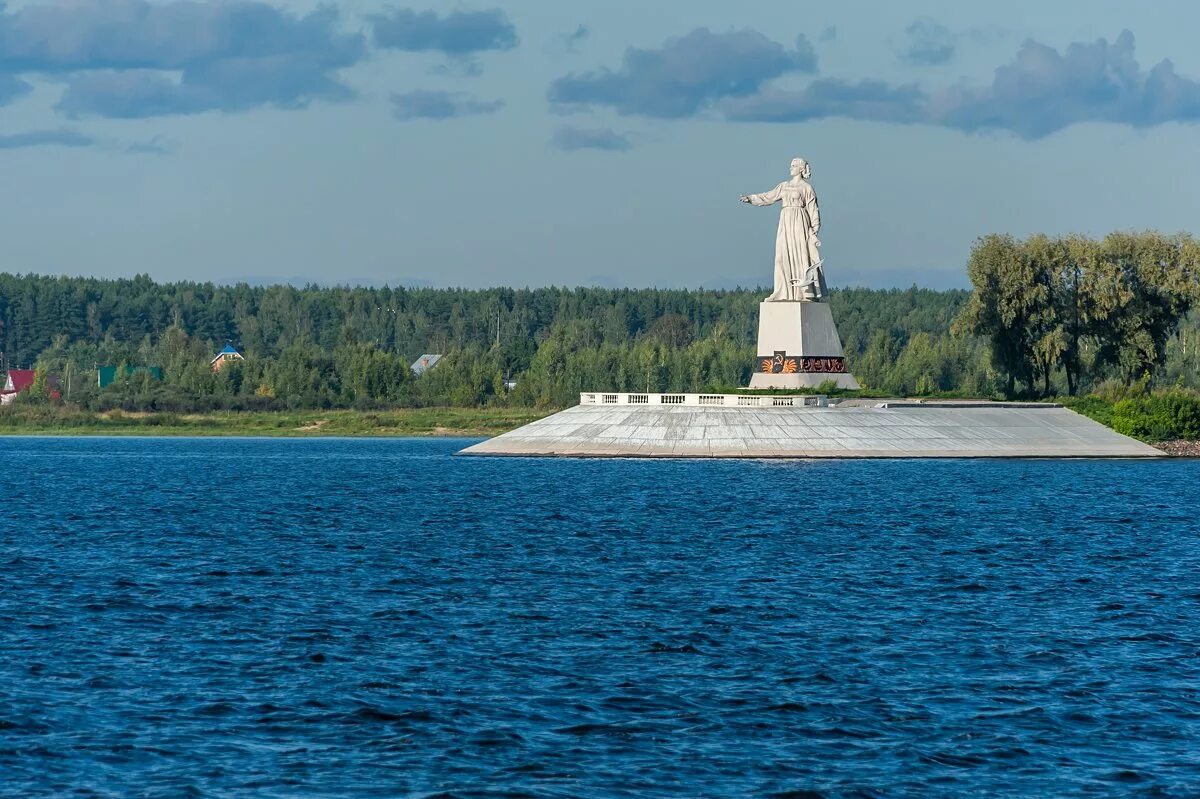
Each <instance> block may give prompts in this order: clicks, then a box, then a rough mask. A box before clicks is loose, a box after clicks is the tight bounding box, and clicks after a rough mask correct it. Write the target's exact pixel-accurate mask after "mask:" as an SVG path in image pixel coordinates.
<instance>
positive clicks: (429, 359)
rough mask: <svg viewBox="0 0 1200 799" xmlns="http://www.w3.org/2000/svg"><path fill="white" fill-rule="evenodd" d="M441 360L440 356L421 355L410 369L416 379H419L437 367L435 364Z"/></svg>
mask: <svg viewBox="0 0 1200 799" xmlns="http://www.w3.org/2000/svg"><path fill="white" fill-rule="evenodd" d="M441 359H442V356H441V355H422V356H421V357H420V358H417V359H416V360H415V361H413V365H412V367H411V369H412V373H413V374H414V375H416V376H417V377H420V376H421V375H423V374H425V373H426V372H428V371H429V370H430V369H432V368H433V367H435V366H437V362H438V361H440V360H441Z"/></svg>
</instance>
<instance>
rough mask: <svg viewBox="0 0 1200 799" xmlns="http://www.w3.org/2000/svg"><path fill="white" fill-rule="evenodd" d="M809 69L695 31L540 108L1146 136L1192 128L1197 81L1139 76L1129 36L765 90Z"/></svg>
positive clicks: (805, 49)
mask: <svg viewBox="0 0 1200 799" xmlns="http://www.w3.org/2000/svg"><path fill="white" fill-rule="evenodd" d="M910 30H911V29H910ZM927 32H928V31H927ZM933 33H934V34H935V36H934V39H928V38H926V39H924V40H922V41H924V44H925V45H929V46H928V47H925V48H924V49H920V48H918V50H917V51H915V52H918V53H919V55H917V56H916V58H918V59H922V58H923V59H925V61H926V62H927V63H932V62H935V61H937V60H938V59H943V58H949V57H950V55H952V54H953V50H952V48H951V50H950V51H949V52H946V51H945V49H944V48H942V49H938V47H937V46H936V44H930V42H932V41H934V40H935V39H936V35H937V31H933ZM922 35H923V34H922ZM912 52H913V51H910V55H911V54H912ZM815 71H816V56H815V54H814V53H813V51H812V48H811V46H809V45H808V42H807V40H805V39H804V38H803V37H800V38H799V40H798V41H797V46H796V49H795V50H791V51H789V50H787V49H786V48H784V46H783V45H781V44H779V43H777V42H773V41H771V40H769V39H767V38H766V37H764V36H763V35H762V34H759V33H756V32H754V31H738V32H736V33H729V34H714V33H712V32H710V31H708V30H707V29H704V28H700V29H698V30H695V31H692V32H691V33H689V34H687V35H686V36H684V37H682V38H680V39H675V40H671V41H668V42H667V43H666V44H665V45H664V46H663V47H662V48H660V49H658V50H636V49H630V50H629V51H628V52H626V54H625V57H624V59H623V61H622V64H621V66H620V67H619V68H618V69H615V70H610V69H605V70H599V71H596V72H591V73H586V74H584V75H574V74H571V75H567V76H564V77H562V78H559V79H558V80H556V81H554V82H553V83H552V84H551V85H550V88H549V91H548V99H549V101H550V103H551V107H552V108H553V109H555V110H558V111H581V110H590V109H597V108H611V109H613V110H615V111H616V112H617V113H619V114H623V115H637V116H645V117H658V118H676V119H678V118H685V117H692V116H697V115H700V114H705V113H716V114H718V115H720V116H722V117H724V118H725V119H729V120H734V121H741V122H785V123H786V122H806V121H809V120H814V119H825V118H830V117H842V118H847V119H858V120H866V121H874V122H891V123H897V124H923V125H932V126H938V127H944V128H951V129H954V130H960V131H963V132H965V133H977V132H985V131H1004V132H1009V133H1013V134H1015V135H1017V136H1020V137H1022V138H1025V139H1038V138H1042V137H1044V136H1048V135H1050V134H1052V133H1054V132H1056V131H1059V130H1062V129H1063V128H1066V127H1069V126H1071V125H1075V124H1080V123H1086V122H1110V123H1115V124H1121V125H1128V126H1130V127H1135V128H1146V127H1152V126H1154V125H1161V124H1164V123H1168V122H1196V121H1200V83H1197V82H1196V81H1194V80H1192V79H1190V78H1187V77H1183V76H1181V75H1179V74H1178V73H1177V72H1176V71H1175V67H1174V65H1173V64H1172V63H1171V62H1170V61H1169V60H1162V61H1159V62H1158V63H1157V64H1155V65H1154V66H1153V67H1151V68H1150V69H1149V70H1147V71H1144V70H1142V68H1141V67H1140V66H1139V64H1138V62H1137V59H1136V58H1135V56H1134V38H1133V34H1132V33H1130V32H1129V31H1123V32H1122V33H1121V34H1120V36H1118V37H1117V39H1116V41H1114V42H1112V43H1110V42H1108V41H1107V40H1105V39H1098V40H1097V41H1095V42H1090V43H1080V42H1076V43H1072V44H1070V45H1068V46H1067V47H1066V49H1065V50H1064V51H1063V52H1060V51H1058V50H1056V49H1055V48H1053V47H1050V46H1048V45H1044V44H1041V43H1039V42H1036V41H1033V40H1030V41H1027V42H1025V44H1024V45H1022V46H1021V48H1020V50H1019V51H1018V52H1017V54H1016V57H1015V58H1014V59H1013V61H1012V62H1011V63H1009V64H1006V65H1004V66H1001V67H999V68H998V69H996V71H995V74H994V76H993V78H992V81H991V83H990V84H986V85H979V86H971V85H956V86H948V87H945V88H942V89H938V90H934V91H929V90H926V89H924V88H922V87H920V86H918V85H916V84H907V85H902V84H893V83H890V82H888V81H886V80H862V81H845V80H841V79H838V78H833V77H821V78H815V79H813V80H812V81H811V82H810V83H809V84H808V85H807V86H805V87H803V88H800V89H782V88H778V87H776V86H774V85H773V84H772V83H771V82H772V81H773V80H774V79H775V78H778V77H780V76H783V75H785V74H787V73H793V72H815Z"/></svg>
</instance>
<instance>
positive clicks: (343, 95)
mask: <svg viewBox="0 0 1200 799" xmlns="http://www.w3.org/2000/svg"><path fill="white" fill-rule="evenodd" d="M1197 27H1200V6H1197V5H1196V4H1195V3H1193V2H1190V0H1188V1H1187V2H1184V1H1183V0H1174V1H1173V0H1160V2H1156V3H1154V4H1152V5H1148V4H1133V3H1128V2H1102V1H1096V0H1088V1H1087V2H1084V0H1079V1H1078V2H1058V3H1053V4H1049V3H1044V2H1020V1H1017V2H1009V3H1004V4H984V3H961V2H920V1H915V2H907V3H903V4H901V3H892V2H853V1H851V2H843V3H797V2H795V0H759V1H758V2H754V3H741V4H736V3H729V2H727V1H726V0H721V1H720V2H718V1H717V0H688V1H687V2H683V1H682V0H681V1H680V2H662V3H653V4H651V3H645V2H639V1H636V0H605V1H604V2H570V3H566V2H551V1H550V0H519V1H517V2H510V3H502V4H500V5H496V4H493V3H487V2H484V3H480V4H474V5H471V4H461V5H460V4H456V3H455V4H451V3H441V4H424V5H405V4H403V3H396V4H381V3H376V2H365V0H352V2H344V3H337V4H325V5H317V4H299V3H286V4H283V3H278V4H277V3H267V2H255V1H253V0H243V1H241V2H210V1H209V0H192V1H189V2H145V0H106V1H105V2H97V1H96V0H71V1H70V2H63V3H45V2H38V3H18V2H12V3H8V4H7V5H4V6H3V7H2V10H0V170H2V172H0V174H3V176H4V181H5V186H6V189H7V190H6V191H5V192H4V193H3V195H0V218H2V219H3V232H4V249H3V252H4V256H3V262H2V263H0V269H3V270H5V271H12V272H41V273H61V274H88V275H98V276H122V275H131V274H134V273H139V272H147V273H149V274H151V275H152V276H153V277H155V278H157V279H163V280H171V279H193V280H215V281H221V282H233V281H237V280H242V279H249V280H251V281H256V282H264V281H272V280H291V281H293V282H304V281H308V280H311V281H316V282H322V283H336V282H362V283H378V284H381V283H385V282H387V283H391V284H393V285H395V284H414V285H435V286H467V287H482V286H493V285H517V286H524V285H535V286H536V285H549V284H555V285H610V286H672V287H699V286H706V287H732V286H735V285H755V284H758V285H762V284H766V283H768V282H769V280H770V276H771V259H772V248H773V241H774V227H775V222H776V218H777V212H776V211H774V210H773V209H762V208H750V207H748V206H742V205H739V204H738V202H737V197H738V195H739V194H742V193H746V192H760V191H765V190H767V189H769V188H771V187H772V186H774V184H775V183H777V182H778V181H779V180H782V179H783V178H784V177H786V174H787V166H788V162H789V160H790V159H791V158H793V157H794V156H803V157H805V158H807V159H808V160H809V161H810V162H811V163H812V168H813V177H812V182H813V185H814V187H815V188H816V191H817V194H818V197H819V198H820V201H821V207H822V216H823V221H824V227H823V229H822V231H821V239H822V241H823V243H824V248H823V254H824V256H825V258H826V265H827V269H828V275H829V278H830V282H831V283H833V284H835V285H868V286H894V285H899V286H907V285H910V284H912V283H914V282H915V283H917V284H920V285H926V286H933V287H946V286H958V285H963V284H964V279H963V265H964V263H965V260H966V256H967V253H968V251H969V249H970V245H971V242H972V240H973V239H974V238H975V237H977V236H979V235H982V234H985V233H989V232H1011V233H1014V234H1016V235H1025V234H1028V233H1030V232H1035V231H1045V232H1049V233H1065V232H1075V231H1078V232H1084V233H1091V234H1103V233H1105V232H1108V231H1110V230H1114V229H1130V228H1148V227H1153V228H1159V229H1162V230H1166V231H1170V232H1174V231H1178V230H1185V229H1188V228H1189V227H1195V220H1196V219H1197V211H1200V188H1198V186H1200V164H1198V162H1200V159H1197V157H1196V153H1197V152H1200V146H1198V145H1200V125H1198V124H1197V123H1200V52H1198V51H1197V50H1196V48H1195V47H1194V42H1193V41H1192V39H1193V38H1194V37H1193V32H1194V31H1195V30H1196V29H1197Z"/></svg>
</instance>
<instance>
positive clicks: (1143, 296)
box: [0, 232, 1200, 440]
mask: <svg viewBox="0 0 1200 799" xmlns="http://www.w3.org/2000/svg"><path fill="white" fill-rule="evenodd" d="M967 271H968V275H969V277H970V279H971V282H972V286H973V289H972V290H971V291H962V290H950V291H933V290H929V289H920V288H916V287H913V288H911V289H906V290H870V289H860V288H850V289H841V290H837V291H834V292H832V294H831V297H830V304H831V306H832V310H833V313H834V317H835V318H836V319H837V322H838V328H839V331H840V333H841V335H842V338H843V343H844V345H845V350H846V356H847V360H848V362H849V366H850V369H851V370H852V371H853V372H854V373H855V375H856V376H857V377H858V378H859V380H860V381H861V382H862V383H863V385H864V386H865V387H866V388H865V389H864V391H863V392H861V393H863V394H866V395H869V396H881V395H886V396H896V395H899V396H917V395H921V396H974V397H996V398H1001V397H1003V398H1051V397H1055V396H1058V395H1065V397H1066V399H1065V400H1064V401H1066V402H1067V403H1068V404H1069V405H1071V407H1074V408H1076V409H1077V410H1080V411H1081V412H1084V413H1087V414H1089V415H1091V416H1093V417H1094V418H1097V419H1098V420H1100V421H1103V422H1106V423H1109V424H1112V425H1113V426H1114V427H1115V428H1116V429H1118V430H1120V431H1121V432H1127V433H1129V434H1131V435H1135V436H1137V437H1140V438H1143V439H1145V440H1161V439H1169V438H1189V437H1191V438H1195V437H1197V436H1200V430H1198V429H1197V427H1198V426H1200V425H1198V424H1197V422H1196V420H1197V419H1200V394H1197V393H1196V391H1195V389H1196V388H1197V387H1200V318H1198V315H1197V313H1196V311H1194V310H1193V306H1195V304H1196V302H1197V300H1198V299H1200V248H1198V246H1197V243H1196V242H1195V240H1194V239H1192V238H1191V237H1190V236H1186V235H1177V236H1165V235H1162V234H1158V233H1153V232H1147V233H1114V234H1111V235H1109V236H1106V237H1105V238H1103V239H1099V240H1096V239H1089V238H1086V237H1082V236H1068V237H1060V238H1051V237H1047V236H1033V237H1030V238H1028V239H1025V240H1023V241H1022V240H1017V239H1014V238H1012V237H1010V236H987V237H984V238H982V239H980V240H979V241H978V242H976V244H975V246H974V248H973V250H972V253H971V256H970V260H969V263H968V268H967ZM762 296H763V292H762V290H761V289H746V290H741V289H739V290H732V291H719V290H695V291H687V290H659V289H599V288H579V289H565V288H542V289H489V290H479V291H468V290H459V289H413V288H387V287H384V288H348V287H334V288H321V287H317V286H307V287H304V288H296V287H292V286H286V285H285V286H271V287H254V286H249V285H247V284H238V285H235V286H220V285H214V284H211V283H190V282H180V283H156V282H154V281H152V280H151V279H150V278H148V277H146V276H138V277H135V278H133V279H127V280H100V279H92V278H68V277H44V276H35V275H11V274H0V347H2V352H3V356H4V359H5V361H6V364H7V365H10V366H19V365H32V366H34V367H35V368H36V370H37V379H36V382H35V385H34V389H33V390H31V391H27V392H24V393H23V394H22V395H21V396H20V397H19V398H18V400H17V401H16V402H15V403H14V404H13V405H12V406H10V407H9V408H7V409H5V411H4V413H3V414H0V430H7V431H12V432H34V431H68V430H84V429H91V430H98V431H105V432H107V431H138V432H148V431H155V432H203V431H208V432H253V433H256V434H257V433H263V432H275V433H298V434H304V433H312V432H320V433H321V434H328V433H338V432H342V433H348V434H350V433H362V432H377V433H389V434H390V433H398V432H444V431H462V432H475V433H488V432H498V431H499V430H501V429H507V427H511V426H516V425H518V424H521V423H522V420H526V421H527V420H528V419H527V418H526V416H525V415H523V414H528V413H530V412H534V413H537V414H544V413H545V412H548V411H549V410H551V409H554V408H557V407H563V406H566V405H569V404H572V403H573V402H574V401H575V400H576V398H577V396H578V393H579V392H580V391H584V390H589V389H595V388H596V387H598V386H602V387H604V388H607V389H612V390H619V391H728V390H733V389H735V388H736V387H738V386H742V385H746V382H747V381H748V379H749V373H750V369H751V365H752V363H753V359H754V355H755V354H756V353H755V352H754V345H753V342H754V340H755V335H756V326H757V312H758V303H759V301H760V300H761V298H762ZM226 342H232V343H234V344H235V345H237V346H238V347H239V348H240V349H241V350H242V351H243V352H244V354H245V356H246V360H245V361H244V362H237V363H233V364H229V365H227V366H226V367H225V368H224V369H222V370H221V371H220V372H217V373H214V372H212V371H211V369H210V368H209V360H210V359H211V357H212V355H213V354H214V353H215V351H216V350H217V349H219V348H220V347H221V346H222V345H223V344H225V343H226ZM430 352H436V353H445V356H446V357H445V358H444V359H443V360H442V361H441V362H440V363H439V364H438V365H437V367H436V368H434V369H432V370H431V371H429V372H428V373H426V374H425V375H423V376H421V377H419V378H417V377H414V376H413V374H412V372H411V371H410V369H409V364H410V363H411V362H412V361H413V360H415V359H416V358H417V357H418V356H419V355H420V354H422V353H430ZM97 364H109V365H128V366H144V365H155V366H161V367H162V369H163V379H162V380H161V381H157V380H153V379H151V378H150V377H149V376H147V375H144V374H134V375H132V376H129V377H126V378H122V379H120V380H118V381H117V382H116V383H115V384H114V385H112V386H109V387H108V388H106V389H104V390H100V389H99V388H98V387H97V385H96V377H95V367H96V365H97ZM51 379H55V380H57V383H58V386H59V391H60V394H61V400H60V402H59V403H58V404H55V403H52V402H51V401H50V400H49V398H48V392H47V391H46V390H45V387H46V384H47V381H48V380H51ZM506 380H513V381H515V382H516V385H515V387H514V388H512V389H509V388H507V387H506V385H505V383H506ZM435 409H438V410H435ZM450 409H454V410H453V411H451V410H450ZM468 409H473V410H468ZM354 411H357V412H358V413H359V414H360V415H361V417H362V418H361V419H360V420H359V421H351V420H352V419H354V418H355V414H354V413H353V412H354ZM418 411H421V412H422V413H423V414H424V415H422V413H417V412H418ZM285 412H286V413H285ZM271 414H275V416H273V417H272V416H271ZM454 414H457V416H455V415H454ZM272 419H274V421H272ZM439 419H445V420H446V421H447V422H448V423H442V422H439V421H438V420H439ZM318 423H319V424H318ZM314 425H315V427H314Z"/></svg>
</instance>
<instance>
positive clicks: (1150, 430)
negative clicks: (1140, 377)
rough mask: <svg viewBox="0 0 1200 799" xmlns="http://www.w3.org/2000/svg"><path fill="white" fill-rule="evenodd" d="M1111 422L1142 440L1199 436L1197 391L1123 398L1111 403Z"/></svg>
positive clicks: (1125, 432)
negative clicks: (1114, 403) (1113, 404)
mask: <svg viewBox="0 0 1200 799" xmlns="http://www.w3.org/2000/svg"><path fill="white" fill-rule="evenodd" d="M1089 415H1090V414H1089ZM1093 418H1094V417H1093ZM1111 426H1112V428H1113V429H1114V430H1116V431H1117V432H1118V433H1123V434H1124V435H1127V436H1132V437H1134V438H1139V439H1141V440H1143V441H1168V440H1171V439H1180V438H1182V439H1188V440H1193V441H1194V440H1196V439H1200V393H1197V392H1194V391H1186V390H1180V389H1175V390H1171V391H1163V392H1157V393H1154V394H1149V395H1145V396H1141V397H1130V398H1129V399H1123V400H1121V401H1120V402H1118V403H1117V404H1116V405H1115V406H1113V411H1112V421H1111Z"/></svg>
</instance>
